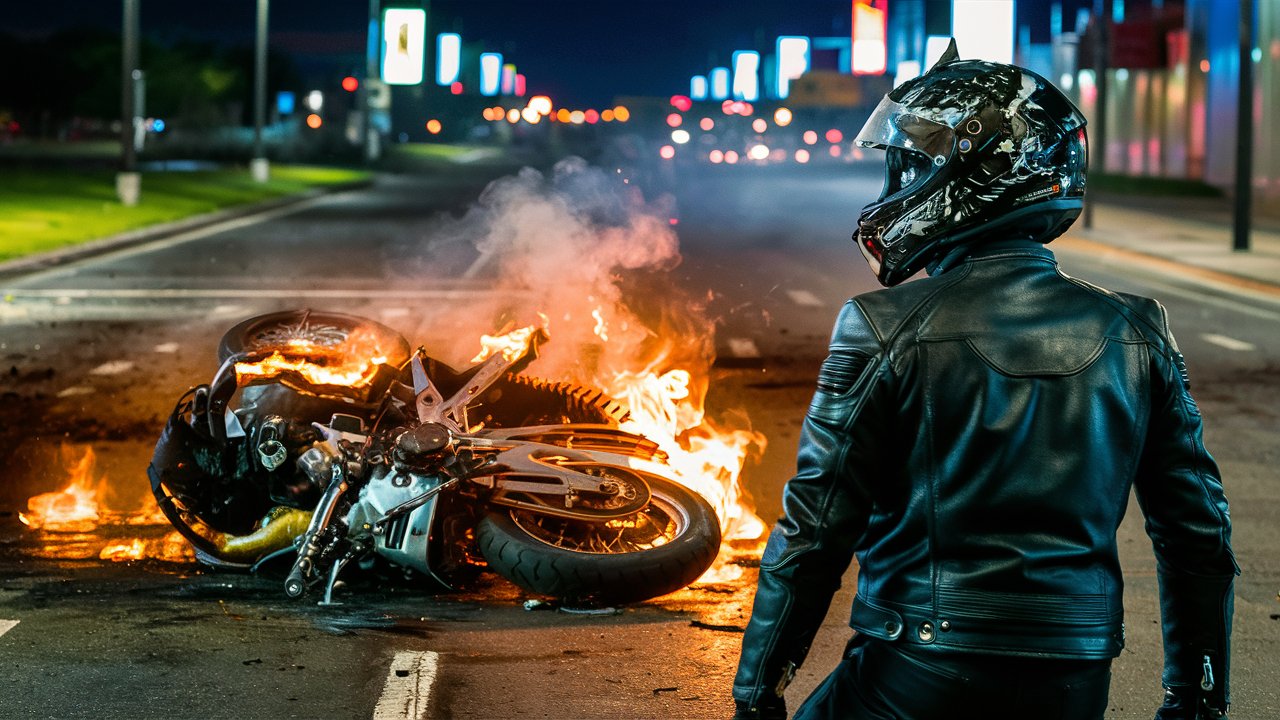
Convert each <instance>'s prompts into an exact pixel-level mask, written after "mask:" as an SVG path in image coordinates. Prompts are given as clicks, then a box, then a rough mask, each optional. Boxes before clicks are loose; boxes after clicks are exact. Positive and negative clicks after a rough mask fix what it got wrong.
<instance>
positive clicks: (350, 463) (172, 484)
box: [147, 310, 720, 603]
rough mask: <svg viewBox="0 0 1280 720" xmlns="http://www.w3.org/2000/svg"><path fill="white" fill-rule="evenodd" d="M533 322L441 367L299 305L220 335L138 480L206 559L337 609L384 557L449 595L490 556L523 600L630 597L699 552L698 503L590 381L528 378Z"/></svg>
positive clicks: (678, 576) (701, 504) (705, 518)
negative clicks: (340, 593) (288, 563)
mask: <svg viewBox="0 0 1280 720" xmlns="http://www.w3.org/2000/svg"><path fill="white" fill-rule="evenodd" d="M545 340H546V336H545V335H544V334H543V333H541V331H537V330H533V329H529V330H528V331H527V338H526V339H525V340H524V341H523V342H519V343H517V344H516V345H517V346H516V347H514V348H509V349H507V350H505V351H499V352H495V353H494V354H492V355H490V356H489V357H488V358H487V359H485V360H483V361H481V362H479V363H478V364H476V365H474V366H472V367H470V368H468V369H466V370H463V371H461V372H459V371H455V370H454V369H453V368H450V367H448V366H447V365H445V364H444V363H442V362H439V361H438V360H436V359H434V358H431V357H430V356H428V355H427V354H426V352H425V351H424V350H423V349H422V348H418V349H416V350H410V347H409V344H408V343H407V342H406V341H405V339H404V338H403V337H402V336H400V335H399V334H398V333H397V332H395V331H394V330H392V329H390V328H388V327H386V326H384V325H381V324H379V323H376V322H374V321H371V320H366V319H363V318H359V317H355V316H351V315H345V314H339V313H330V312H319V311H310V310H298V311H285V312H277V313H271V314H268V315H262V316H258V317H254V318H250V319H248V320H246V321H244V322H242V323H240V324H239V325H237V326H235V327H233V328H232V329H231V330H229V331H228V332H227V333H226V335H225V336H224V337H223V339H222V341H221V343H220V345H219V348H218V354H219V360H220V362H221V364H220V367H219V369H218V371H217V372H216V373H215V375H214V377H213V379H212V380H211V381H210V382H209V383H208V384H202V385H199V386H196V387H194V388H191V389H190V390H188V391H187V392H186V393H185V394H183V396H182V397H181V399H180V400H179V401H178V403H177V406H176V407H175V408H174V411H173V413H172V414H171V416H170V417H169V420H168V423H167V424H166V426H165V428H164V431H163V433H162V434H161V436H160V439H159V441H158V443H157V445H156V449H155V453H154V456H153V458H152V461H151V465H150V466H149V468H148V471H147V474H148V476H149V478H150V481H151V488H152V492H153V493H154V495H155V497H156V500H157V502H158V503H159V505H160V508H161V509H162V510H163V512H164V513H165V516H166V517H167V518H168V519H169V521H170V522H171V523H172V524H173V526H174V527H175V528H176V529H177V530H178V531H179V532H180V533H181V534H182V535H183V536H184V537H185V538H186V539H187V540H188V541H190V542H191V543H192V545H193V546H194V547H195V548H196V550H197V555H198V556H199V557H200V558H201V559H202V560H204V561H206V562H208V563H211V564H216V565H224V566H228V565H229V566H237V567H244V568H250V567H253V566H254V565H255V564H257V563H261V562H263V561H264V560H266V559H267V558H272V557H292V567H291V568H290V569H289V571H288V574H287V577H286V578H285V581H284V591H285V593H286V594H287V595H288V596H289V597H292V598H297V597H301V596H303V595H305V594H307V593H309V592H314V593H319V594H322V595H323V598H324V601H325V602H330V601H331V600H332V593H333V588H334V584H335V582H336V581H337V580H338V577H339V575H340V573H341V572H342V571H343V568H344V567H347V566H348V565H350V564H352V563H356V564H359V565H362V566H365V567H368V566H370V565H372V564H375V562H376V560H377V559H378V558H380V559H381V560H383V561H386V562H389V563H390V564H392V565H394V566H398V567H400V568H404V569H408V570H412V571H416V572H417V573H421V574H422V575H425V576H427V577H428V578H431V579H433V580H435V581H436V582H438V583H440V584H441V585H444V586H446V587H451V586H454V585H455V584H456V582H457V581H458V579H459V578H462V577H464V576H465V575H466V574H467V573H468V572H471V571H474V570H475V569H477V568H484V567H487V568H488V569H490V570H493V571H496V572H497V573H499V574H501V575H502V576H504V577H506V578H507V579H508V580H510V581H512V582H513V583H515V584H516V585H519V586H520V587H522V588H524V589H525V590H527V591H529V592H531V593H535V594H538V595H545V596H551V597H554V598H557V599H560V600H563V601H568V602H579V603H581V602H596V603H627V602H637V601H641V600H645V599H648V598H653V597H657V596H659V595H664V594H666V593H669V592H672V591H675V590H678V589H680V588H682V587H684V586H686V585H688V584H690V583H692V582H693V581H694V580H696V579H697V578H698V577H699V576H700V575H701V574H702V573H703V572H704V571H705V570H706V569H707V568H708V567H709V566H710V565H711V563H712V562H713V561H714V559H715V557H716V554H717V552H718V550H719V547H720V525H719V522H718V520H717V518H716V515H715V512H714V511H713V510H712V508H711V506H710V505H709V504H708V503H707V502H706V500H704V499H703V498H702V497H701V496H699V495H698V494H696V493H694V492H692V491H691V490H689V489H687V488H685V487H684V486H683V485H681V484H680V483H678V482H676V480H675V479H673V478H674V477H675V474H674V473H673V472H672V471H671V468H670V466H668V465H667V464H666V463H665V458H666V456H665V454H664V453H663V452H662V451H661V450H660V449H659V448H658V446H657V445H656V444H655V443H654V442H652V441H650V440H648V439H646V438H644V437H641V436H639V435H635V434H631V433H628V432H624V431H622V430H619V429H618V424H619V422H620V421H621V420H622V419H623V417H624V415H625V413H624V411H623V410H622V408H621V407H619V405H618V404H617V403H616V402H614V401H612V400H611V399H609V398H607V397H605V396H604V395H603V394H602V393H600V392H599V391H593V390H590V389H587V388H583V387H580V386H575V385H570V384H566V383H555V382H548V381H545V380H539V379H537V378H533V377H530V376H528V375H526V374H524V373H523V371H524V369H525V368H526V367H527V366H528V364H529V363H530V362H531V361H532V360H533V359H535V358H536V356H537V349H538V345H539V343H541V342H543V341H545Z"/></svg>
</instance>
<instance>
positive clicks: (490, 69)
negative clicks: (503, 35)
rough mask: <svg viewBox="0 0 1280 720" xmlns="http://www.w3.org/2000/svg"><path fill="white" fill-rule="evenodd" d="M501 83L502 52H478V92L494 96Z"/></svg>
mask: <svg viewBox="0 0 1280 720" xmlns="http://www.w3.org/2000/svg"><path fill="white" fill-rule="evenodd" d="M501 83H502V53H481V54H480V94H481V95H487V96H490V97H492V96H494V95H497V94H498V90H499V88H500V87H501Z"/></svg>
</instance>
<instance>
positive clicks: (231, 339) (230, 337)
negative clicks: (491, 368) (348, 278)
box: [218, 310, 410, 367]
mask: <svg viewBox="0 0 1280 720" xmlns="http://www.w3.org/2000/svg"><path fill="white" fill-rule="evenodd" d="M357 329H359V330H361V331H362V332H363V337H362V339H364V340H371V341H372V342H373V343H374V344H375V345H376V346H377V348H378V350H379V351H380V352H382V353H384V354H385V355H386V358H387V364H388V365H391V366H392V367H399V366H400V365H402V364H404V362H405V361H406V360H408V359H409V353H410V350H409V343H408V341H406V340H405V339H404V337H403V336H402V335H401V334H400V333H398V332H396V331H395V330H392V329H391V328H389V327H387V326H386V325H383V324H382V323H379V322H375V321H373V320H369V319H367V318H362V317H360V316H358V315H347V314H344V313H335V312H325V311H323V310H284V311H281V312H273V313H267V314H266V315H257V316H255V317H251V318H249V319H248V320H245V321H243V322H241V323H240V324H238V325H236V326H235V327H233V328H231V329H230V330H228V331H227V332H226V333H224V334H223V336H222V340H221V341H219V343H218V362H219V363H223V362H226V361H227V358H229V357H231V356H232V355H235V354H237V353H241V352H245V351H253V350H270V349H272V348H274V347H283V344H282V343H281V342H280V340H281V339H282V338H299V339H306V340H310V341H313V342H316V344H319V345H327V346H329V347H333V348H335V349H338V350H343V349H344V348H343V347H342V346H343V345H344V344H345V343H346V342H347V340H348V339H349V338H350V337H351V335H352V333H353V332H354V331H356V330H357Z"/></svg>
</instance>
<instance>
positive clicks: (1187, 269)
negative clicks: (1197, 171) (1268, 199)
mask: <svg viewBox="0 0 1280 720" xmlns="http://www.w3.org/2000/svg"><path fill="white" fill-rule="evenodd" d="M1121 202H1123V203H1124V204H1121ZM1232 232H1233V231H1232V227H1231V217H1230V215H1229V213H1228V212H1226V211H1225V210H1224V201H1222V200H1217V201H1204V200H1202V199H1199V198H1176V197H1170V198H1161V199H1160V202H1159V203H1154V202H1152V203H1145V204H1144V203H1142V202H1141V201H1139V202H1135V203H1131V202H1129V201H1128V199H1126V198H1123V197H1115V198H1104V199H1102V200H1100V201H1098V202H1097V204H1096V205H1095V206H1094V210H1093V227H1092V228H1091V229H1085V227H1084V221H1083V219H1080V220H1077V221H1076V223H1075V225H1073V226H1072V228H1071V230H1070V231H1068V232H1067V234H1066V235H1064V236H1063V237H1062V238H1061V239H1060V240H1058V241H1057V242H1055V243H1054V244H1055V245H1057V246H1058V247H1061V248H1062V249H1063V250H1078V251H1081V252H1088V253H1094V254H1099V253H1101V254H1111V255H1123V256H1125V257H1126V258H1127V259H1131V260H1134V261H1138V262H1146V263H1148V264H1154V265H1162V266H1164V267H1165V268H1166V269H1173V270H1178V271H1181V272H1182V273H1183V274H1190V275H1194V276H1196V277H1199V278H1201V279H1207V280H1212V281H1216V282H1219V283H1225V284H1228V285H1232V286H1235V287H1238V288H1242V289H1247V290H1251V291H1254V292H1257V293H1261V294H1264V295H1268V296H1271V297H1273V298H1276V299H1280V225H1277V223H1276V222H1275V221H1274V220H1273V219H1271V218H1266V217H1263V218H1257V220H1256V221H1255V225H1254V227H1253V229H1252V232H1251V234H1250V250H1248V251H1244V252H1236V251H1234V250H1232V249H1231V243H1232Z"/></svg>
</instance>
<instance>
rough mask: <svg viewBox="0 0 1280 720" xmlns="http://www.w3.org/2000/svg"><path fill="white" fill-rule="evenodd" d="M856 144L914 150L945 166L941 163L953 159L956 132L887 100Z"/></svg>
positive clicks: (883, 102) (880, 105) (885, 99)
mask: <svg viewBox="0 0 1280 720" xmlns="http://www.w3.org/2000/svg"><path fill="white" fill-rule="evenodd" d="M854 143H855V144H857V146H858V147H865V148H882V149H883V148H891V147H896V148H902V149H903V150H914V151H916V152H920V153H924V154H925V155H928V156H929V158H931V159H932V160H933V161H934V162H935V163H937V164H939V165H941V164H942V163H941V162H939V159H941V160H942V161H943V162H945V161H946V160H947V158H949V157H951V151H952V148H954V147H955V131H954V130H952V129H951V128H950V127H948V126H947V125H944V124H942V123H939V122H936V121H933V120H929V119H927V118H923V117H921V116H919V115H917V114H915V113H913V112H911V109H910V108H908V107H907V106H905V105H903V104H901V103H898V102H896V101H894V100H891V99H889V97H888V96H885V98H884V99H883V100H881V101H880V104H879V105H877V106H876V109H875V111H874V112H872V113H871V117H870V118H868V119H867V123H866V124H865V125H863V126H862V130H861V131H860V132H859V133H858V136H857V137H856V138H854Z"/></svg>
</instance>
